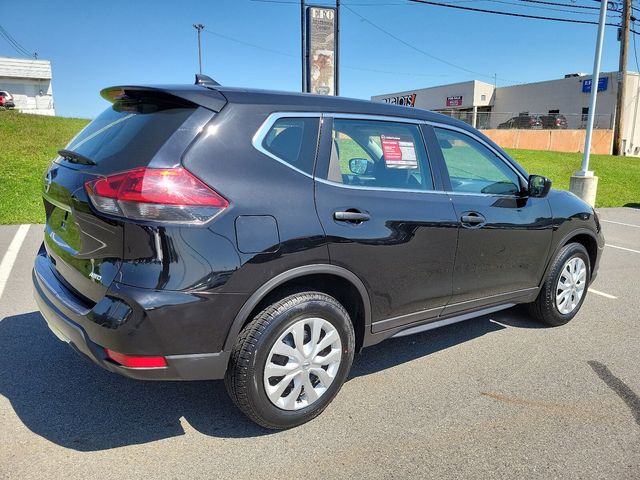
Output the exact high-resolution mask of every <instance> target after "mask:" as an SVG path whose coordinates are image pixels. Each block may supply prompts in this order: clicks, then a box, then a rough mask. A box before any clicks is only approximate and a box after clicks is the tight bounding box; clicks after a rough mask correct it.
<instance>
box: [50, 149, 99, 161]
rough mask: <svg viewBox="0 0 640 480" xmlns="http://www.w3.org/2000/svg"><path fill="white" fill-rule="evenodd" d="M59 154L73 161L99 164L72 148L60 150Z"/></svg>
mask: <svg viewBox="0 0 640 480" xmlns="http://www.w3.org/2000/svg"><path fill="white" fill-rule="evenodd" d="M58 155H60V156H61V157H62V158H64V159H65V160H68V161H69V162H72V163H82V164H83V165H97V163H96V162H94V161H93V160H91V159H90V158H88V157H85V156H84V155H82V154H80V153H77V152H73V151H71V150H64V149H62V150H58Z"/></svg>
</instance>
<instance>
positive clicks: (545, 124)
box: [540, 113, 567, 130]
mask: <svg viewBox="0 0 640 480" xmlns="http://www.w3.org/2000/svg"><path fill="white" fill-rule="evenodd" d="M540 121H541V122H542V128H544V129H546V130H557V129H560V130H566V129H567V117H565V116H564V115H562V114H560V113H550V114H548V115H540Z"/></svg>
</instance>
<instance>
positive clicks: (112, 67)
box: [0, 0, 635, 118]
mask: <svg viewBox="0 0 640 480" xmlns="http://www.w3.org/2000/svg"><path fill="white" fill-rule="evenodd" d="M277 1H280V2H284V3H271V2H263V1H252V0H210V1H189V0H184V1H182V2H175V1H174V2H170V1H164V0H156V1H148V2H146V1H133V0H129V1H121V0H111V1H109V2H92V1H86V0H85V1H78V0H66V1H60V0H58V1H54V0H35V1H27V0H19V1H16V0H8V3H7V2H6V1H5V2H3V3H4V5H5V8H4V11H5V12H6V11H8V12H10V15H9V16H8V17H7V16H3V18H2V20H0V23H1V24H2V25H3V26H4V27H5V28H6V29H7V30H8V31H9V32H10V33H11V34H12V35H13V37H14V38H15V39H16V40H17V41H18V42H19V43H20V44H21V45H23V46H24V47H25V48H26V49H28V50H29V51H37V52H38V54H39V57H40V58H44V59H48V60H51V61H52V64H53V77H54V78H53V90H54V98H55V102H56V105H55V106H56V110H57V113H58V115H63V116H75V117H89V118H90V117H94V116H95V115H97V114H98V113H99V112H100V111H101V110H103V109H104V108H105V107H106V103H105V102H104V101H103V100H102V99H101V98H100V96H99V90H100V89H101V88H103V87H105V86H109V85H117V84H135V83H192V82H193V74H194V73H195V72H196V71H197V68H198V64H197V48H196V32H195V30H194V28H193V27H192V24H193V23H196V22H198V23H203V24H205V25H206V29H207V30H209V31H211V32H215V33H216V34H217V35H214V34H212V33H208V32H204V33H203V37H202V39H203V71H204V73H207V74H209V75H210V76H212V77H213V78H215V79H216V80H217V81H218V82H220V83H222V84H224V85H233V86H248V87H259V88H273V89H280V90H299V88H300V60H299V57H298V55H299V51H300V30H299V26H300V7H299V5H298V4H295V3H293V4H292V3H286V2H289V1H292V0H277ZM447 1H449V0H447ZM555 1H556V2H564V3H567V4H570V3H571V0H555ZM510 2H513V3H517V2H518V0H510ZM316 3H317V4H327V3H329V2H326V1H318V2H316ZM450 3H458V4H464V5H468V6H473V7H476V8H489V9H504V10H508V11H517V12H521V13H528V14H532V15H545V16H554V15H555V16H571V17H572V18H583V19H586V20H597V10H584V11H585V12H588V13H593V14H594V15H581V16H577V15H571V14H567V13H564V12H556V11H550V10H545V9H543V8H544V7H543V8H530V7H527V8H525V7H524V6H522V7H521V6H515V5H513V3H506V2H502V3H500V2H495V0H494V1H493V2H490V1H487V0H465V1H463V2H461V1H460V0H450ZM574 3H575V4H577V5H585V6H595V7H597V6H598V5H599V4H598V3H596V2H593V1H592V0H576V2H574ZM343 4H345V5H348V6H349V8H350V9H353V10H354V11H356V12H357V13H358V14H360V15H361V16H363V17H365V18H366V19H368V20H370V21H371V22H373V23H374V24H376V25H378V26H380V27H382V28H383V29H385V30H387V31H389V32H391V33H392V34H394V35H396V36H397V37H399V38H401V39H402V40H404V41H405V42H407V43H409V44H411V45H414V46H415V47H417V48H418V49H420V50H422V51H423V52H426V53H428V54H430V55H432V56H436V57H439V58H441V59H445V60H446V61H447V62H449V63H452V64H455V65H458V66H460V67H462V68H464V69H467V70H470V71H473V72H477V73H469V72H467V71H464V70H463V69H461V68H456V67H453V66H451V65H448V64H445V63H443V62H440V61H438V60H435V59H434V58H431V57H428V56H426V55H424V54H422V53H420V52H418V51H416V50H414V49H412V48H409V47H407V46H406V45H404V44H402V43H400V42H398V41H396V40H394V39H392V38H390V37H389V36H387V35H385V34H384V33H382V32H381V31H380V30H378V29H376V28H375V27H373V26H372V25H371V24H369V23H368V22H366V21H364V20H362V18H360V17H358V16H356V15H355V14H354V13H353V12H352V11H350V10H349V9H347V8H343V9H342V16H341V42H342V43H341V57H340V62H341V82H340V84H341V92H340V93H341V94H342V95H344V96H351V97H358V98H369V97H370V96H371V95H375V94H379V93H385V92H392V91H400V90H410V89H414V88H420V87H426V86H432V85H439V84H444V83H453V82H457V81H465V80H470V79H473V78H477V79H478V80H485V81H488V82H490V83H493V80H492V76H493V75H494V74H497V76H498V85H506V84H509V83H510V82H514V81H515V82H518V83H520V82H530V81H537V80H546V79H552V78H559V77H561V76H563V75H564V74H565V73H569V72H578V71H584V72H591V70H592V68H593V53H594V46H595V36H596V28H597V27H596V25H577V24H565V23H557V22H547V21H538V20H529V19H520V18H510V17H501V16H496V15H487V14H482V13H473V12H466V11H458V10H453V9H448V8H440V7H435V6H428V5H416V4H410V3H408V2H406V1H403V0H343ZM529 5H530V6H534V5H532V4H529ZM231 39H235V40H240V41H241V42H244V43H240V42H238V41H234V40H231ZM247 44H251V45H256V46H260V47H261V49H259V48H256V47H254V46H250V45H247ZM618 49H619V43H618V42H617V40H616V29H615V28H613V27H609V28H607V30H606V36H605V48H604V51H603V62H602V68H603V70H604V71H612V70H617V65H618ZM0 56H17V55H16V52H15V51H14V50H12V48H11V46H10V45H9V44H8V43H7V42H5V41H4V40H2V39H1V38H0ZM630 58H631V59H633V50H631V55H630ZM630 68H631V69H633V70H635V61H634V60H631V61H630ZM366 69H369V70H378V71H377V72H372V71H369V70H366ZM387 72H388V73H387ZM480 73H481V74H483V75H485V76H480V75H478V74H480Z"/></svg>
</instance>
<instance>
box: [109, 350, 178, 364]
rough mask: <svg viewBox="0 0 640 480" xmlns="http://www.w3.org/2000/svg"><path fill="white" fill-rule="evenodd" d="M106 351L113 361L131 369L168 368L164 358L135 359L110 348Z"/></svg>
mask: <svg viewBox="0 0 640 480" xmlns="http://www.w3.org/2000/svg"><path fill="white" fill-rule="evenodd" d="M104 351H105V352H106V353H107V357H109V358H110V359H111V360H113V361H114V362H116V363H119V364H120V365H123V366H125V367H129V368H165V367H166V366H167V360H166V359H165V358H164V357H137V356H135V357H134V356H131V355H125V354H124V353H118V352H114V351H113V350H109V349H108V348H105V349H104Z"/></svg>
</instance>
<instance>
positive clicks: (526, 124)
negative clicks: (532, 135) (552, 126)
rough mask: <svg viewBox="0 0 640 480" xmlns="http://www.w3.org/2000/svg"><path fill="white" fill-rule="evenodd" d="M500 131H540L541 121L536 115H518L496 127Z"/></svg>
mask: <svg viewBox="0 0 640 480" xmlns="http://www.w3.org/2000/svg"><path fill="white" fill-rule="evenodd" d="M498 128H500V129H512V128H515V129H541V128H542V121H541V120H540V118H539V117H537V116H536V115H518V116H517V117H512V118H510V119H509V120H507V121H506V122H504V123H501V124H500V125H498Z"/></svg>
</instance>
